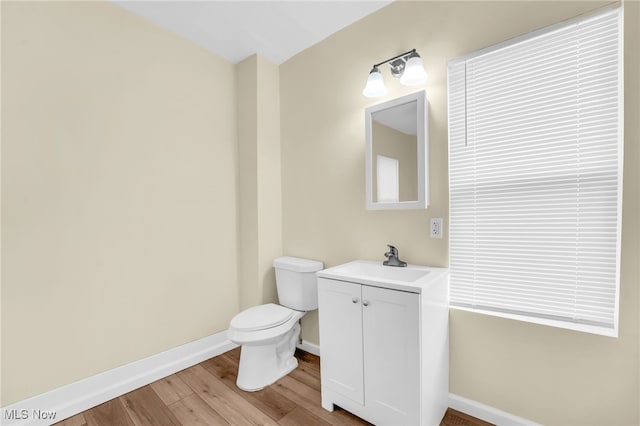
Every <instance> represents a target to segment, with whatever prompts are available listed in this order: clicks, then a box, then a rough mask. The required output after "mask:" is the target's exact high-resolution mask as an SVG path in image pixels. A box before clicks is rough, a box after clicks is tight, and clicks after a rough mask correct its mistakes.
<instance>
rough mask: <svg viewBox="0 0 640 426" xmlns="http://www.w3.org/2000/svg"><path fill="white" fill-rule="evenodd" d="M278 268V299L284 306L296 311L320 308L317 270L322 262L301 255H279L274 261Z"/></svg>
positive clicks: (274, 265) (320, 267)
mask: <svg viewBox="0 0 640 426" xmlns="http://www.w3.org/2000/svg"><path fill="white" fill-rule="evenodd" d="M273 267H274V268H275V270H276V286H277V288H278V300H279V302H280V304H281V305H282V306H286V307H287V308H291V309H295V310H296V311H312V310H314V309H318V280H317V278H316V272H317V271H320V270H322V268H323V264H322V262H318V261H316V260H309V259H302V258H299V257H290V256H285V257H278V258H276V259H275V260H274V261H273Z"/></svg>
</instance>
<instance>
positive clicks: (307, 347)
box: [296, 340, 320, 356]
mask: <svg viewBox="0 0 640 426" xmlns="http://www.w3.org/2000/svg"><path fill="white" fill-rule="evenodd" d="M296 346H297V347H298V349H302V350H303V351H306V352H309V353H310V354H314V355H315V356H320V346H318V345H316V344H315V343H309V342H307V341H306V340H303V341H302V342H300V343H298V344H297V345H296Z"/></svg>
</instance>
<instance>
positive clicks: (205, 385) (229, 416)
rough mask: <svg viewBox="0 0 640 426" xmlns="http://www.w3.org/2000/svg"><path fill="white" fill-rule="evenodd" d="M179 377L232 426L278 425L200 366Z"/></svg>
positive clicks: (182, 373) (180, 374) (186, 371)
mask: <svg viewBox="0 0 640 426" xmlns="http://www.w3.org/2000/svg"><path fill="white" fill-rule="evenodd" d="M178 376H179V377H180V378H181V379H182V380H183V381H184V382H185V383H186V384H187V385H189V387H190V388H191V389H193V391H194V392H195V393H196V394H197V395H198V396H199V397H200V398H202V400H203V401H204V402H206V403H207V404H208V405H209V406H210V407H211V408H213V409H214V410H215V411H216V412H217V413H218V414H220V415H221V416H222V417H223V418H224V419H225V420H226V421H228V422H229V423H231V424H255V425H272V426H275V425H277V423H276V422H275V421H274V420H272V419H271V417H269V416H267V415H266V414H264V413H263V412H262V411H260V410H259V409H257V408H256V407H254V406H253V405H251V404H250V403H249V402H247V400H245V399H244V398H242V397H241V396H240V395H238V394H237V393H235V392H234V391H233V390H232V389H230V388H229V387H227V385H225V384H224V382H222V381H221V380H220V379H218V378H217V377H215V376H214V375H212V374H211V373H209V372H208V371H207V370H205V368H204V367H203V366H202V365H200V364H198V365H194V366H193V367H190V368H187V369H186V370H183V371H181V372H179V373H178Z"/></svg>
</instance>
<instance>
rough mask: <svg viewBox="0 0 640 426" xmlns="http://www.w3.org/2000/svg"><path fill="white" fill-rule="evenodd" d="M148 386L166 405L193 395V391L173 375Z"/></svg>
mask: <svg viewBox="0 0 640 426" xmlns="http://www.w3.org/2000/svg"><path fill="white" fill-rule="evenodd" d="M149 386H151V388H152V389H153V390H154V391H155V392H156V393H157V394H158V396H159V397H160V399H161V400H162V402H164V403H165V404H166V405H171V404H173V403H174V402H176V401H180V400H181V399H182V398H185V397H187V396H189V395H191V394H193V390H192V389H191V388H190V387H189V386H187V385H186V384H185V382H183V381H182V380H181V379H180V377H178V376H177V375H175V374H172V375H171V376H168V377H165V378H164V379H160V380H158V381H155V382H153V383H151V384H150V385H149Z"/></svg>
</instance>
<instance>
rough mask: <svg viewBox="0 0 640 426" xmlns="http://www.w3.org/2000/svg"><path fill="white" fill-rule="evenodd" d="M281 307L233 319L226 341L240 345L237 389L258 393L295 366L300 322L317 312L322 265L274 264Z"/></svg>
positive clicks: (306, 262) (291, 259) (258, 308)
mask: <svg viewBox="0 0 640 426" xmlns="http://www.w3.org/2000/svg"><path fill="white" fill-rule="evenodd" d="M273 267H274V268H275V270H276V286H277V290H278V300H279V302H280V304H278V305H276V304H274V303H267V304H265V305H259V306H254V307H252V308H249V309H246V310H244V311H242V312H240V313H239V314H238V315H236V316H235V317H233V319H232V320H231V324H230V325H229V330H228V331H227V337H228V338H229V340H231V341H232V342H233V343H236V344H238V345H241V350H240V365H239V366H238V378H237V380H236V385H237V386H238V387H239V388H240V389H242V390H245V391H249V392H254V391H258V390H260V389H262V388H264V387H265V386H269V385H270V384H272V383H274V382H275V381H277V380H278V379H280V378H281V377H284V376H286V375H287V374H289V373H290V372H291V371H293V370H294V369H295V368H296V367H297V366H298V360H297V359H296V358H295V357H294V356H293V354H294V352H295V350H296V342H297V340H298V335H299V334H300V324H299V321H300V318H302V317H303V316H304V314H306V313H307V311H312V310H314V309H318V283H317V279H316V271H320V270H321V269H322V268H323V264H322V262H318V261H315V260H309V259H301V258H299V257H290V256H285V257H278V258H276V259H275V260H274V261H273Z"/></svg>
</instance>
